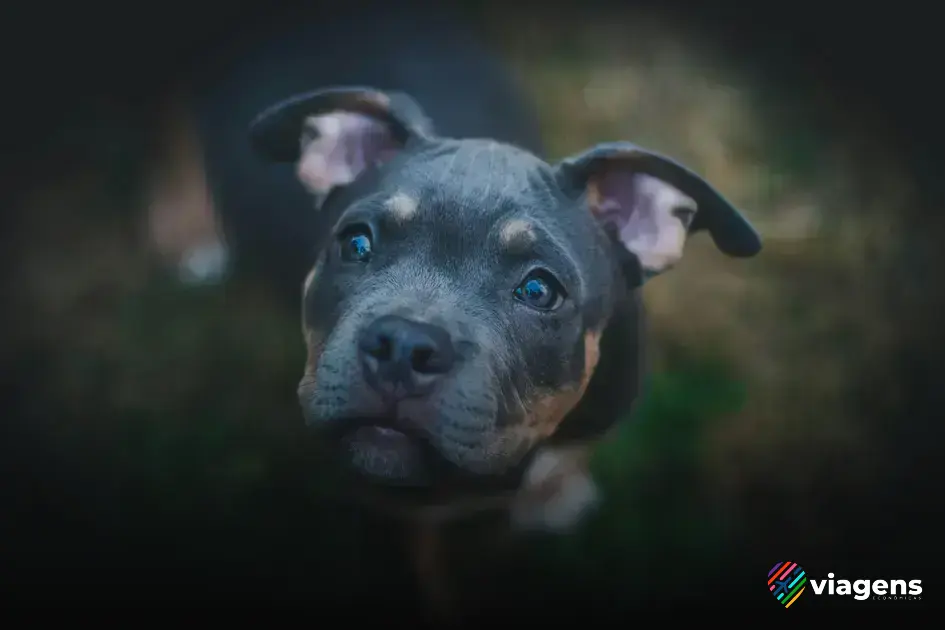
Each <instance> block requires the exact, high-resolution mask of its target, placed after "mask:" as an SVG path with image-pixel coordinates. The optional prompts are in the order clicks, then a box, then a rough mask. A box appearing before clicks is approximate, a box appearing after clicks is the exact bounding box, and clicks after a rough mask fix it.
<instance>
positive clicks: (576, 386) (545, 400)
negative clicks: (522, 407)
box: [525, 330, 601, 441]
mask: <svg viewBox="0 0 945 630" xmlns="http://www.w3.org/2000/svg"><path fill="white" fill-rule="evenodd" d="M600 336H601V333H600V331H596V330H590V331H587V332H585V333H584V336H583V339H582V343H583V346H584V348H583V357H581V358H582V360H583V368H582V369H581V372H580V376H579V377H578V379H577V381H576V382H574V383H571V384H569V385H567V386H565V387H564V388H562V389H560V390H557V391H553V392H547V391H545V392H541V393H539V394H538V395H536V396H534V397H533V398H532V399H531V400H530V404H528V405H527V411H526V417H525V426H526V427H527V428H528V429H529V431H530V432H531V434H532V439H533V440H535V441H537V440H541V439H543V438H546V437H548V436H550V435H551V434H553V433H554V432H555V430H557V428H558V425H560V424H561V421H562V420H564V418H565V416H567V415H568V413H570V412H571V410H572V409H574V407H575V406H577V404H578V402H580V400H581V398H582V397H583V396H584V392H585V391H586V390H587V386H588V384H589V383H590V381H591V377H593V376H594V370H596V369H597V364H598V362H599V361H600Z"/></svg>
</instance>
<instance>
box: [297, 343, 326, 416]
mask: <svg viewBox="0 0 945 630" xmlns="http://www.w3.org/2000/svg"><path fill="white" fill-rule="evenodd" d="M303 334H304V335H305V346H306V348H307V349H308V354H307V356H306V359H305V372H304V373H303V375H302V380H301V381H300V382H299V387H298V396H299V401H300V402H301V403H302V405H303V407H307V406H308V403H309V402H310V401H311V400H312V399H313V398H314V397H315V394H316V392H317V390H318V379H317V374H318V362H319V360H320V359H321V356H322V353H323V352H324V350H325V339H324V335H323V334H321V333H320V332H319V331H316V330H314V329H312V328H309V327H307V326H306V327H304V328H303Z"/></svg>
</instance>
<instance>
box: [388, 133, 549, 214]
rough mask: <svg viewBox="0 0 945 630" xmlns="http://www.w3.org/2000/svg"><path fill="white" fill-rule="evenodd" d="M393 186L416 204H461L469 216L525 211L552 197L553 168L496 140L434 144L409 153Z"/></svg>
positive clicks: (438, 142)
mask: <svg viewBox="0 0 945 630" xmlns="http://www.w3.org/2000/svg"><path fill="white" fill-rule="evenodd" d="M392 184H393V185H394V186H396V187H399V188H404V189H407V190H413V191H414V194H415V195H416V198H417V199H423V200H427V199H429V200H433V201H436V200H441V201H447V202H449V201H454V202H459V203H460V204H461V205H462V206H463V207H465V208H466V209H467V211H469V210H471V209H475V210H478V211H479V212H480V213H483V212H485V213H492V212H494V211H499V210H509V209H512V208H514V207H519V208H521V209H528V208H531V207H533V206H535V205H536V204H540V203H541V202H542V201H543V200H545V199H547V198H548V197H549V196H550V195H552V194H553V192H552V191H553V186H554V184H553V173H552V170H551V167H550V166H549V165H548V164H547V163H546V162H544V161H543V160H541V159H540V158H538V157H536V156H535V155H533V154H531V153H529V152H527V151H525V150H523V149H519V148H518V147H515V146H511V145H508V144H504V143H501V142H497V141H494V140H478V139H476V140H470V139H464V140H452V139H446V140H438V141H436V142H435V143H432V144H430V145H427V146H425V147H423V148H421V149H420V150H418V151H416V152H413V153H412V154H411V155H410V156H409V158H408V159H407V160H406V161H405V162H404V164H403V167H402V168H401V169H400V171H399V172H398V173H397V177H396V180H395V181H393V182H392Z"/></svg>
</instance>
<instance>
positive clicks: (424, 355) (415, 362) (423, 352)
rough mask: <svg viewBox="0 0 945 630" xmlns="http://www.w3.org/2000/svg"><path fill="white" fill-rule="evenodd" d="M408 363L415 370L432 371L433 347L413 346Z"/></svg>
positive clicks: (421, 371)
mask: <svg viewBox="0 0 945 630" xmlns="http://www.w3.org/2000/svg"><path fill="white" fill-rule="evenodd" d="M410 365H411V367H412V368H413V369H414V371H415V372H420V373H421V374H422V373H425V372H431V371H434V370H432V369H431V368H435V366H434V365H433V348H424V347H419V348H414V349H413V351H412V352H411V353H410Z"/></svg>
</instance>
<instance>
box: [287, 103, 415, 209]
mask: <svg viewBox="0 0 945 630" xmlns="http://www.w3.org/2000/svg"><path fill="white" fill-rule="evenodd" d="M306 128H307V129H308V130H311V131H314V132H315V134H316V137H315V138H314V139H312V140H309V141H305V140H304V138H303V142H302V144H303V146H302V155H301V158H300V159H299V162H298V166H297V173H298V177H299V179H300V180H301V181H302V183H303V184H304V185H305V187H306V188H308V189H309V190H310V191H311V192H313V193H322V194H324V193H327V192H328V191H330V190H331V189H332V188H334V187H336V186H343V185H345V184H350V183H351V182H353V181H354V180H355V179H356V178H357V177H358V175H360V174H361V173H362V172H363V171H364V170H365V169H366V168H368V166H370V165H372V164H382V163H384V162H387V161H388V160H390V159H392V158H393V157H394V156H395V155H396V154H397V152H398V151H399V150H400V148H401V147H400V145H399V143H398V142H397V141H396V140H395V139H394V137H393V136H392V135H391V133H390V130H389V129H388V128H387V126H386V125H385V124H384V123H382V122H380V121H378V120H376V119H374V118H371V117H369V116H365V115H363V114H354V113H350V112H333V113H330V114H324V115H322V116H312V117H311V118H309V119H308V120H307V121H306Z"/></svg>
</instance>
